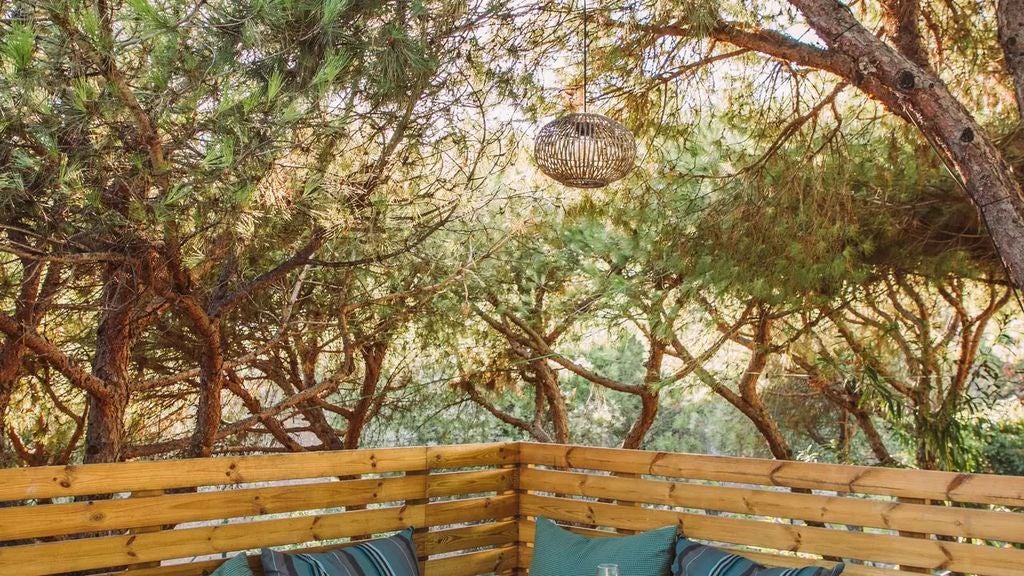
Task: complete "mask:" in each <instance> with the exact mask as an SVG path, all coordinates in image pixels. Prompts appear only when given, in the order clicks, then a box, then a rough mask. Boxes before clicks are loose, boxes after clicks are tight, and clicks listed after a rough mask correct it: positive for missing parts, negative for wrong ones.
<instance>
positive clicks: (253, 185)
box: [0, 0, 1024, 474]
mask: <svg viewBox="0 0 1024 576" xmlns="http://www.w3.org/2000/svg"><path fill="white" fill-rule="evenodd" d="M591 4H592V6H591V11H590V18H591V21H590V26H589V31H590V34H589V40H590V66H591V68H590V71H589V76H590V85H589V95H590V103H589V106H590V108H591V110H600V111H602V112H604V113H605V114H607V115H609V116H611V117H613V118H616V119H618V120H620V121H622V122H623V123H625V124H626V125H627V126H628V127H629V128H630V129H631V130H633V132H634V133H635V134H636V135H637V142H638V150H639V157H638V162H637V167H636V169H635V170H634V171H633V173H632V174H631V175H630V176H629V177H627V178H626V179H625V180H623V181H621V182H618V183H616V184H613V185H611V186H609V187H607V188H604V189H600V190H594V191H578V190H571V189H566V188H563V187H560V186H559V185H557V184H554V183H553V182H552V181H550V180H549V179H547V178H545V177H544V176H543V175H542V174H540V173H539V172H538V171H537V170H536V168H535V167H534V164H533V160H532V150H531V142H532V137H533V135H534V134H535V133H536V130H537V127H538V126H540V125H543V123H544V122H546V121H549V120H550V119H552V118H554V117H556V116H557V115H559V114H562V113H564V112H566V111H569V110H573V109H576V108H578V107H579V105H580V104H581V100H582V97H581V96H582V94H581V87H580V85H581V76H582V69H581V67H580V56H581V48H582V46H581V6H580V5H579V4H578V3H575V4H574V3H567V2H560V1H551V0H543V1H532V0H522V1H505V0H491V1H479V2H470V3H467V2H463V1H453V0H398V1H394V2H379V1H356V0H352V1H349V0H326V1H319V0H244V1H237V0H205V1H198V2H193V1H184V0H95V1H79V0H29V1H8V0H0V71H2V72H0V159H2V162H0V236H2V240H0V258H2V261H0V285H2V292H0V297H2V300H0V336H2V342H0V422H2V431H0V464H2V465H3V466H39V465H47V464H66V463H74V462H108V461H119V460H124V459H132V458H165V457H202V456H209V455H214V454H226V453H262V452H281V451H302V450H320V449H346V448H355V447H359V446H384V445H405V444H423V443H455V442H470V441H483V440H486V441H490V440H500V439H531V440H536V441H541V442H573V443H583V444H596V445H607V446H625V447H630V448H648V449H659V450H676V451H692V452H702V453H712V454H717V453H721V454H732V455H745V456H761V457H774V458H778V459H805V460H815V461H828V462H848V463H864V464H878V465H886V466H912V467H920V468H929V469H953V470H967V471H986V472H996V473H1004V474H1024V409H1022V402H1024V345H1022V343H1021V338H1022V336H1024V311H1022V310H1024V309H1022V306H1021V301H1020V299H1019V295H1018V293H1016V292H1015V291H1014V290H1013V289H1012V286H1013V285H1014V282H1015V281H1017V282H1018V283H1019V280H1020V278H1022V277H1024V276H1022V275H1020V274H1019V273H1020V272H1021V270H1022V269H1021V268H1020V266H1019V263H1020V261H1019V257H1022V256H1021V255H1022V254H1024V243H1018V244H1014V242H1013V240H1014V236H1013V234H1014V233H1015V232H1014V230H1015V228H1014V227H1013V224H1014V218H1016V222H1017V223H1018V224H1020V223H1021V222H1024V208H1022V207H1024V200H1022V201H1021V202H1022V203H1017V200H1016V199H1019V198H1024V196H1021V195H1020V178H1019V176H1018V175H1019V174H1021V165H1022V163H1024V131H1022V126H1021V112H1020V111H1021V109H1024V107H1022V106H1021V103H1022V102H1024V53H1022V52H1021V51H1020V49H1019V48H1018V46H1024V35H1022V31H1024V2H1017V1H1012V0H1001V1H1000V2H998V3H995V2H991V1H988V0H986V1H964V0H868V1H861V2H853V3H850V4H849V5H843V4H839V3H837V2H834V1H832V0H792V2H791V3H788V4H787V3H780V2H777V1H761V0H756V1H753V2H749V1H748V2H721V3H719V2H711V1H708V0H683V1H679V0H637V1H630V2H623V1H619V0H609V1H604V2H600V3H598V2H596V1H595V2H591ZM1018 37H1019V39H1020V42H1018V41H1017V39H1018ZM992 194H995V195H996V196H995V197H994V199H992V200H987V199H986V198H991V196H986V195H992ZM1000 194H1001V196H1000ZM1015 194H1016V196H1015ZM1018 204H1019V205H1018ZM1022 237H1024V236H1022ZM997 247H998V249H997Z"/></svg>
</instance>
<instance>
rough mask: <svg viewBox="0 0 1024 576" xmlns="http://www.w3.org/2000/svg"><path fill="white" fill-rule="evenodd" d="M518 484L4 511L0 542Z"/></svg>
mask: <svg viewBox="0 0 1024 576" xmlns="http://www.w3.org/2000/svg"><path fill="white" fill-rule="evenodd" d="M513 481H514V476H513V474H512V473H510V471H507V470H500V469H491V470H477V471H471V472H452V473H447V474H435V475H431V476H429V477H428V476H426V475H422V476H405V477H401V476H399V477H392V478H367V479H362V480H344V481H335V482H319V483H315V484H301V485H295V484H290V485H284V486H270V487H265V488H244V489H234V490H223V491H214V492H199V493H189V494H172V495H165V496H151V497H148V498H147V499H145V500H134V499H116V500H96V501H92V502H73V503H68V504H46V505H39V506H21V507H17V508H0V541H2V540H15V539H18V538H32V537H40V536H57V535H64V534H75V533H80V532H98V531H102V530H116V529H125V528H135V527H141V526H153V525H165V524H180V523H183V522H194V521H201V520H215V519H221V518H236V517H242V516H259V515H263V514H278V513H283V512H296V511H300V510H312V509H323V508H334V507H339V506H351V505H360V504H380V503H385V502H394V501H398V500H409V499H414V498H420V497H424V495H429V496H433V497H446V496H458V495H464V494H479V493H486V492H498V491H503V490H507V489H508V487H509V486H511V485H512V482H513ZM420 503H422V504H425V503H426V502H420Z"/></svg>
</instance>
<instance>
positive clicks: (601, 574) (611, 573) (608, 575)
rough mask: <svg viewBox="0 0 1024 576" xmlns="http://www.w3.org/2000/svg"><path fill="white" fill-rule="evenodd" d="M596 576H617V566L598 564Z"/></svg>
mask: <svg viewBox="0 0 1024 576" xmlns="http://www.w3.org/2000/svg"><path fill="white" fill-rule="evenodd" d="M597 576H619V565H618V564H598V565H597Z"/></svg>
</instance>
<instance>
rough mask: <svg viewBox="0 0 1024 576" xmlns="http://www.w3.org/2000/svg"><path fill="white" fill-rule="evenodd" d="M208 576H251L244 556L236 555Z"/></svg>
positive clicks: (250, 570)
mask: <svg viewBox="0 0 1024 576" xmlns="http://www.w3.org/2000/svg"><path fill="white" fill-rule="evenodd" d="M210 576H253V573H252V569H250V568H249V561H248V560H247V559H246V557H245V554H238V555H236V556H232V557H231V558H229V559H228V560H226V561H225V562H224V563H223V564H221V565H220V566H218V567H217V569H216V570H214V571H213V573H212V574H210Z"/></svg>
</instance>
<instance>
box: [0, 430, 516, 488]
mask: <svg viewBox="0 0 1024 576" xmlns="http://www.w3.org/2000/svg"><path fill="white" fill-rule="evenodd" d="M517 458H518V449H517V447H516V445H515V444H506V443H497V444H469V445H462V446H431V447H416V448H381V449H372V450H349V451H332V452H305V453H301V454H273V455H267V456H237V457H220V458H196V459H191V460H161V461H153V462H121V463H115V464H84V465H78V466H40V467H30V468H12V469H7V470H0V501H4V500H26V499H36V498H57V497H61V496H85V495H90V494H112V493H118V492H136V491H141V490H167V489H174V488H189V487H194V486H214V485H224V484H242V483H248V482H271V481H276V480H295V479H302V478H325V477H331V476H348V475H355V474H372V473H384V472H402V471H411V470H426V469H431V470H434V469H441V468H463V467H473V466H494V465H502V464H514V463H515V462H516V459H517Z"/></svg>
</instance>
